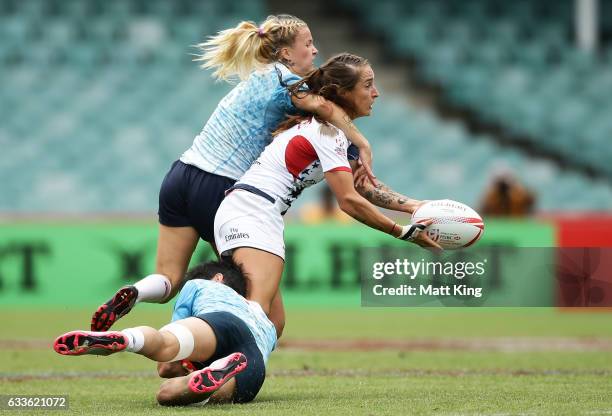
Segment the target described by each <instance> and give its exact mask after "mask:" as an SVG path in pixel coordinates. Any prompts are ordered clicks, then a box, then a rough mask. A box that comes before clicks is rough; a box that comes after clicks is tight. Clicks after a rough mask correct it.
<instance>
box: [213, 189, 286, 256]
mask: <svg viewBox="0 0 612 416" xmlns="http://www.w3.org/2000/svg"><path fill="white" fill-rule="evenodd" d="M284 229H285V224H284V222H283V217H282V215H281V214H280V212H279V209H278V208H277V207H276V206H275V204H272V203H271V202H270V201H267V200H266V199H265V198H262V197H261V196H259V195H255V194H253V193H251V192H248V191H244V190H241V189H236V190H234V191H232V192H231V193H230V194H229V195H228V196H226V197H225V199H224V200H223V202H221V205H220V206H219V210H218V211H217V215H216V216H215V244H216V245H217V250H219V254H220V255H222V256H223V255H226V256H227V255H231V253H232V251H233V250H234V249H237V248H240V247H253V248H257V249H260V250H264V251H267V252H270V253H272V254H276V255H277V256H279V257H280V258H282V259H283V260H285V241H284V239H283V232H284Z"/></svg>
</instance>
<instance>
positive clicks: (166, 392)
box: [156, 379, 175, 406]
mask: <svg viewBox="0 0 612 416" xmlns="http://www.w3.org/2000/svg"><path fill="white" fill-rule="evenodd" d="M173 384H174V383H173V380H172V379H170V380H166V381H164V382H163V383H162V385H161V386H160V388H159V391H158V392H157V396H156V399H157V403H159V404H161V405H162V406H173V405H174V404H175V389H174V388H173Z"/></svg>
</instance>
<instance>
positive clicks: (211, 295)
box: [172, 279, 276, 362]
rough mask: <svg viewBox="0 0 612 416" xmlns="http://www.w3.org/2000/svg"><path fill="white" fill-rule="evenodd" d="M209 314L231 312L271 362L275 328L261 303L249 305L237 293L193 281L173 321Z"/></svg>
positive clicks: (183, 291) (219, 285)
mask: <svg viewBox="0 0 612 416" xmlns="http://www.w3.org/2000/svg"><path fill="white" fill-rule="evenodd" d="M210 312H228V313H231V314H232V315H234V316H236V317H237V318H240V319H241V320H242V321H244V323H245V324H246V325H247V326H248V327H249V329H250V331H251V333H252V334H253V337H254V338H255V341H256V342H257V347H259V350H260V351H261V355H262V356H263V357H264V361H266V362H267V361H268V356H269V355H270V353H271V352H272V350H273V349H274V346H275V345H276V328H275V327H274V324H273V323H272V322H271V321H270V320H269V319H268V317H267V316H266V314H265V313H264V311H263V310H262V309H261V306H259V304H258V303H256V302H252V301H248V300H246V299H245V298H243V297H242V296H240V295H239V294H238V293H237V292H236V291H235V290H234V289H232V288H231V287H229V286H226V285H224V284H223V283H218V282H215V281H212V280H204V279H193V280H189V281H188V282H187V283H185V286H183V288H182V289H181V292H180V293H179V296H178V299H177V300H176V304H175V305H174V312H173V314H172V321H173V322H174V321H177V320H179V319H185V318H189V317H190V316H198V315H201V314H204V313H210Z"/></svg>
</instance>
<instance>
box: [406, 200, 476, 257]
mask: <svg viewBox="0 0 612 416" xmlns="http://www.w3.org/2000/svg"><path fill="white" fill-rule="evenodd" d="M427 219H432V220H433V223H432V224H431V225H430V226H428V227H427V228H426V229H425V231H426V232H427V235H428V236H429V237H430V238H431V239H432V240H434V241H435V242H437V243H438V244H440V245H441V246H442V248H444V249H445V250H455V249H459V248H465V247H469V246H471V245H472V244H474V243H475V242H476V241H478V239H479V238H480V237H481V236H482V234H483V233H484V222H483V221H482V218H481V217H480V215H478V213H477V212H476V211H474V210H473V209H472V208H470V207H468V206H467V205H465V204H462V203H461V202H457V201H452V200H450V199H440V200H436V201H429V202H426V203H425V204H423V205H421V206H420V207H419V208H418V209H417V210H416V211H414V213H413V214H412V222H413V223H420V222H423V221H426V220H427Z"/></svg>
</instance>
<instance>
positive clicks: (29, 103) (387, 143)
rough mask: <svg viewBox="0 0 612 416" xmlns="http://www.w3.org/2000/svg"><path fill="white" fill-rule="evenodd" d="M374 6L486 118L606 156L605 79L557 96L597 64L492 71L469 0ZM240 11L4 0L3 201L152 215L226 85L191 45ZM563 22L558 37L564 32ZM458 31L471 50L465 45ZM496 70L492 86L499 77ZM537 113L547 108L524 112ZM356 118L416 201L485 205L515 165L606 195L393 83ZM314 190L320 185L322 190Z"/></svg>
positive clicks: (603, 186) (542, 187) (510, 29)
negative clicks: (450, 119) (408, 98)
mask: <svg viewBox="0 0 612 416" xmlns="http://www.w3.org/2000/svg"><path fill="white" fill-rule="evenodd" d="M352 1H353V0H351V2H352ZM351 2H349V3H351ZM358 3H359V7H362V8H364V9H363V10H365V8H366V7H371V6H370V3H371V2H368V1H366V0H359V1H358ZM425 3H427V4H428V5H427V6H426V7H425V6H423V7H421V6H420V5H421V4H425ZM512 3H513V4H514V2H512ZM449 4H450V2H449ZM462 4H463V2H462ZM465 4H466V10H472V11H471V12H470V13H473V15H474V16H476V15H477V14H478V13H481V14H482V13H489V12H490V11H489V10H487V9H483V7H482V4H483V3H482V2H479V1H474V0H470V1H467V2H465ZM504 4H505V3H504ZM508 4H509V3H508ZM517 4H519V5H520V6H503V7H504V8H505V9H508V10H509V9H512V10H519V9H520V10H522V11H521V13H524V15H525V16H526V17H525V19H526V20H529V19H531V18H532V15H531V14H530V13H531V7H530V6H529V7H528V5H527V3H526V2H524V1H523V2H519V3H517ZM515 7H516V9H515ZM542 7H543V8H545V6H542ZM398 8H399V9H401V13H402V14H401V15H400V14H399V12H398ZM545 9H546V8H545ZM546 10H548V9H546ZM379 11H380V13H372V14H370V15H369V18H370V19H371V20H370V24H371V25H372V27H373V28H374V27H376V28H378V29H379V30H383V29H385V28H386V27H390V25H388V24H386V22H388V21H389V20H388V19H395V17H396V15H398V16H407V17H406V19H405V24H402V25H397V30H398V31H401V33H404V35H403V36H397V37H396V38H395V41H396V42H395V43H394V47H397V48H398V49H397V50H398V53H400V52H401V51H406V53H410V54H417V53H418V54H419V55H418V56H419V57H421V58H422V59H423V62H424V68H426V69H427V68H429V69H428V70H427V71H428V72H427V73H428V75H427V76H430V77H432V79H434V80H438V81H440V82H441V83H443V85H448V86H449V89H448V91H449V94H450V95H451V96H452V97H453V99H456V100H457V101H459V102H462V103H467V104H469V105H473V106H484V107H478V108H487V109H488V110H487V111H488V112H487V111H483V115H485V116H487V117H491V118H492V119H495V120H497V119H500V120H506V119H512V120H522V122H521V124H520V125H519V126H518V127H520V128H521V129H524V130H525V131H526V132H528V133H529V134H533V137H541V136H540V134H547V132H548V131H556V132H558V134H556V135H554V136H552V135H550V136H548V135H547V136H545V137H547V138H548V139H547V141H546V143H543V145H547V146H554V145H557V144H558V145H559V146H562V145H563V146H567V148H568V149H576V148H584V149H585V152H584V153H580V156H578V155H576V157H583V158H585V160H591V159H590V158H593V159H597V160H598V161H599V162H598V163H604V162H605V161H606V154H605V153H602V152H598V151H593V150H592V149H595V148H596V147H595V146H596V144H597V143H600V141H601V140H604V139H605V138H606V134H607V133H608V132H609V131H610V125H611V122H610V121H609V120H608V119H607V118H605V117H603V114H604V113H605V110H606V109H607V108H608V107H605V105H606V103H609V99H608V97H607V94H606V91H607V90H606V89H600V88H597V87H596V86H595V83H591V81H589V83H588V87H587V88H582V91H581V94H580V95H579V96H578V95H576V96H575V97H574V99H573V100H570V99H561V98H563V97H564V96H563V95H561V94H562V93H569V92H571V91H574V92H575V88H576V85H573V84H575V82H574V80H573V78H572V76H571V75H572V74H573V72H572V71H587V72H588V71H594V70H593V69H592V68H591V66H590V65H591V64H590V62H589V61H587V62H586V63H585V62H584V61H582V60H581V58H580V57H579V56H573V57H572V58H571V59H572V62H574V63H573V64H572V65H574V66H575V68H574V67H571V68H569V67H568V69H565V70H564V71H565V72H563V71H561V72H559V73H555V74H554V76H553V75H546V74H545V70H544V73H542V72H537V73H538V74H540V75H539V76H540V78H534V77H533V76H532V75H533V74H535V73H536V71H535V70H534V71H531V72H528V71H526V70H525V69H524V67H525V65H527V64H526V62H530V63H529V65H533V66H534V67H535V66H537V65H542V64H543V65H546V63H545V62H544V63H542V62H539V58H538V56H537V53H536V52H537V51H531V52H529V53H526V54H525V57H524V58H521V59H523V60H524V61H523V60H513V61H511V62H512V63H513V64H512V66H500V68H499V70H497V69H492V68H488V67H486V66H483V65H480V63H481V62H490V63H491V64H494V63H501V62H505V61H506V60H508V59H509V58H508V57H507V56H506V55H505V53H503V54H501V55H500V53H499V51H498V50H497V49H496V44H493V43H492V44H491V45H489V46H490V47H484V46H485V45H484V44H483V45H482V46H483V48H478V50H474V49H473V48H471V49H470V48H469V47H468V45H469V44H470V42H473V39H474V38H476V37H477V36H478V33H476V32H479V33H480V32H490V33H493V32H497V31H496V30H494V29H492V28H474V30H472V29H473V28H470V27H466V26H465V25H463V24H461V23H460V21H459V16H463V15H464V14H469V13H468V12H466V11H465V10H464V9H463V8H458V7H455V6H453V7H450V6H449V8H448V9H447V8H445V7H442V4H441V3H438V2H435V1H433V2H423V3H421V2H410V3H403V2H399V1H397V2H396V1H390V0H385V1H382V2H380V10H379ZM417 11H418V13H417ZM508 13H509V12H508V11H506V12H505V15H504V16H506V15H508ZM513 13H514V12H513ZM516 13H518V12H516ZM446 14H450V15H452V16H456V17H457V21H456V22H454V23H453V24H450V25H448V27H446V29H445V30H446V32H445V33H446V34H445V35H442V34H440V33H436V32H435V31H433V30H432V26H431V23H432V22H433V21H435V20H436V19H440V18H441V16H443V15H446ZM246 15H248V16H251V17H252V19H253V20H260V19H262V18H263V17H265V15H266V12H265V9H264V5H263V2H262V1H253V0H234V1H231V2H217V1H201V0H177V1H166V0H131V1H127V0H105V1H102V0H99V1H80V0H4V1H0V39H1V41H0V79H2V81H3V87H2V88H1V89H0V109H2V110H1V111H0V149H2V157H0V177H1V178H3V179H2V181H0V195H2V197H0V211H2V212H33V213H36V212H60V213H82V212H89V213H112V212H154V210H155V209H156V206H157V193H158V188H159V185H160V183H161V180H162V178H163V176H164V174H165V172H166V171H167V169H168V168H169V166H170V164H171V162H172V161H173V160H175V159H176V158H177V157H178V156H179V155H180V154H181V152H182V151H184V150H185V149H186V148H187V147H188V146H189V145H190V144H191V141H192V140H193V137H194V136H195V135H196V134H197V133H198V132H199V130H200V129H201V127H202V125H203V123H204V122H205V120H206V119H207V117H208V115H209V114H210V113H211V112H212V110H213V109H214V107H215V105H216V103H217V102H218V101H219V99H220V98H221V97H222V96H223V95H224V94H225V93H226V92H227V91H228V90H229V89H230V88H231V86H229V85H227V84H225V83H216V82H214V81H213V80H212V79H211V77H210V73H208V72H203V71H201V70H199V69H198V68H197V65H196V64H195V63H193V62H192V60H191V56H190V53H193V52H194V50H193V49H192V48H190V45H192V44H194V43H196V42H198V41H200V40H202V39H203V38H204V37H205V36H206V35H209V34H212V33H214V32H215V31H217V30H219V29H221V28H224V27H228V26H230V25H234V24H236V23H237V22H238V21H239V20H241V19H242V18H243V16H246ZM42 22H44V24H42ZM505 22H506V24H505V25H503V26H500V28H501V27H504V29H503V30H500V33H499V34H498V37H499V39H498V41H499V42H506V43H508V44H509V45H515V46H516V44H515V42H516V39H517V36H519V33H518V32H520V31H519V30H518V29H517V28H516V27H515V26H514V25H513V24H509V23H508V19H506V20H505ZM554 23H555V21H554V20H553V21H552V22H551V24H550V29H549V31H550V32H551V34H550V35H549V36H550V40H549V41H548V42H549V43H550V44H555V43H556V42H560V41H561V40H562V39H560V38H559V33H558V29H556V26H555V25H554ZM476 29H477V30H476ZM398 33H399V32H398ZM431 42H434V43H431ZM454 42H457V43H459V44H462V45H464V48H463V49H458V48H456V47H455V43H454ZM496 42H497V40H496ZM430 45H435V47H430ZM546 45H548V43H547V44H546ZM544 47H548V46H544ZM567 59H568V62H570V61H569V59H570V58H569V57H568V58H567ZM456 65H461V70H460V71H459V70H454V69H453V68H454V66H456ZM568 65H569V64H568ZM542 69H545V66H544V67H543V68H540V71H542ZM589 73H591V72H589ZM591 76H592V78H591V79H597V80H599V82H601V83H604V84H605V85H612V76H611V75H610V74H608V73H604V72H598V71H594V72H592V73H591ZM500 77H501V78H500ZM499 79H503V80H504V82H503V83H498V82H497V81H496V80H499ZM544 80H545V81H546V82H543V81H544ZM493 83H495V84H496V88H489V87H490V86H491V85H493ZM534 85H536V86H537V85H539V88H538V89H537V91H534V97H536V96H537V99H538V100H545V101H546V103H547V105H548V106H556V107H559V112H558V113H557V112H555V113H553V112H551V111H548V110H546V109H547V108H549V107H544V109H542V107H541V106H539V104H537V103H536V102H535V101H534V100H523V99H522V98H521V97H522V96H523V94H527V93H528V92H530V91H533V86H534ZM561 87H562V88H563V89H562V92H559V91H560V90H557V88H561ZM583 97H589V100H592V102H593V103H597V105H598V108H599V109H600V111H599V112H598V113H596V114H597V115H598V117H599V118H597V120H596V121H597V122H594V123H593V124H591V125H590V126H589V128H588V129H584V135H581V136H580V137H576V136H575V135H574V134H573V133H572V132H571V131H570V130H571V129H572V128H576V129H579V128H581V126H582V124H581V123H583V122H584V117H586V116H587V115H589V117H590V118H591V119H594V118H593V114H591V113H590V112H589V111H590V110H589V109H588V108H583V107H585V106H586V105H587V104H585V101H584V100H582V99H581V98H583ZM566 98H567V97H566ZM589 103H591V101H589ZM538 111H539V112H540V114H541V115H542V118H537V117H529V116H531V115H533V114H535V113H536V112H538ZM359 125H360V126H362V127H363V130H364V132H365V133H366V134H367V135H368V137H370V138H371V141H372V142H373V145H374V151H375V155H376V164H375V168H376V171H377V173H378V175H379V177H380V178H381V179H383V180H384V181H386V182H388V183H389V184H390V185H392V186H393V187H394V188H396V189H398V190H400V191H402V192H404V193H407V194H409V195H413V196H415V197H417V198H429V199H431V198H438V197H442V196H443V197H449V198H454V199H458V200H461V201H463V202H466V203H468V204H470V205H474V206H477V205H478V199H479V197H480V195H481V194H482V191H483V189H484V187H485V185H486V183H487V181H488V178H489V177H490V175H491V174H492V173H494V172H496V171H498V170H500V169H510V170H512V171H514V172H516V173H517V174H518V175H519V177H520V178H521V179H522V180H523V181H525V182H526V183H527V184H528V185H529V186H531V187H532V188H533V189H534V190H535V191H536V193H537V194H538V195H539V198H540V204H539V207H540V208H542V209H578V208H585V209H604V208H607V207H609V206H610V205H612V193H611V191H610V186H609V184H608V183H606V182H594V181H592V180H589V179H588V178H585V177H583V176H581V175H579V174H572V173H564V172H562V171H560V170H559V169H558V168H557V167H556V166H554V165H552V164H550V163H548V162H542V161H535V160H532V159H530V158H528V157H526V156H524V155H523V154H521V153H519V152H517V151H511V150H507V149H501V148H499V147H497V146H496V145H494V144H492V142H491V141H490V140H488V139H487V138H486V137H473V136H471V135H470V134H469V133H468V132H467V131H466V130H465V129H464V128H463V127H462V126H461V125H460V124H457V123H445V122H441V121H440V120H439V119H437V118H436V117H435V116H434V115H432V114H431V113H428V112H426V111H424V110H418V109H416V108H414V107H412V106H411V105H410V104H408V103H407V102H405V101H404V100H400V99H397V100H396V99H393V98H392V96H391V95H390V94H389V95H387V94H386V93H385V92H383V98H381V99H380V100H379V102H377V104H376V105H375V110H374V116H373V117H370V118H368V119H363V120H360V121H359ZM513 126H514V124H513ZM553 138H554V140H553ZM591 144H592V146H591ZM586 149H590V150H588V151H586ZM466 184H469V186H466ZM306 194H308V193H306ZM310 195H311V197H312V195H314V196H315V197H316V193H314V192H311V193H310Z"/></svg>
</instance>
